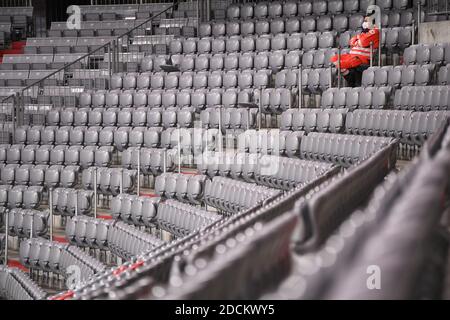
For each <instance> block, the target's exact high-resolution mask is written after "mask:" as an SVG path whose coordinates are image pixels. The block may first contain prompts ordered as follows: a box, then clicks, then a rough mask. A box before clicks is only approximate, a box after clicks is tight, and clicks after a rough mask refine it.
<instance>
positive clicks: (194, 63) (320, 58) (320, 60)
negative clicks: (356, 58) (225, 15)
mask: <svg viewBox="0 0 450 320" xmlns="http://www.w3.org/2000/svg"><path fill="white" fill-rule="evenodd" d="M347 51H348V50H342V51H341V53H342V54H345V53H346V52H347ZM337 54H338V50H337V49H332V48H320V49H312V50H309V51H306V52H303V51H301V50H292V51H289V52H287V51H286V50H285V49H280V50H276V51H272V52H269V53H266V52H259V53H253V52H244V53H240V52H228V53H227V54H221V53H218V54H213V55H211V56H209V54H202V55H198V56H197V55H195V54H193V55H184V56H180V55H172V56H171V59H172V63H173V64H175V65H179V68H180V71H181V72H187V71H197V72H199V71H221V70H224V71H233V70H240V71H247V70H254V71H260V70H266V69H269V70H274V71H280V70H283V69H298V68H299V66H300V65H301V66H302V68H305V69H308V68H323V67H329V66H330V65H331V63H330V59H331V57H333V56H334V55H337Z"/></svg>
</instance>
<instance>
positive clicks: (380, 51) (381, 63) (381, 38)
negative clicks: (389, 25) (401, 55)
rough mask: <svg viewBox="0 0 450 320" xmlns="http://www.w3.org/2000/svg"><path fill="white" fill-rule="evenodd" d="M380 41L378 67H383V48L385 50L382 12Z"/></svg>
mask: <svg viewBox="0 0 450 320" xmlns="http://www.w3.org/2000/svg"><path fill="white" fill-rule="evenodd" d="M379 28H380V31H379V32H380V36H379V38H380V40H379V44H378V66H380V67H382V66H383V60H382V59H381V55H382V53H383V51H382V48H383V26H382V25H381V12H380V26H379Z"/></svg>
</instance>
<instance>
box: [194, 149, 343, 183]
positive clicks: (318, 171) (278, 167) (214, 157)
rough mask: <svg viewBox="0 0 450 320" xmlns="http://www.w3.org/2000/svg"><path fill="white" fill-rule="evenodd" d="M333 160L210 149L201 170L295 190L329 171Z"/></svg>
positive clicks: (205, 172)
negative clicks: (329, 161)
mask: <svg viewBox="0 0 450 320" xmlns="http://www.w3.org/2000/svg"><path fill="white" fill-rule="evenodd" d="M334 168H335V167H334V166H333V165H332V164H328V163H322V162H313V161H306V160H300V159H294V158H286V157H280V156H278V155H267V154H256V153H238V152H228V153H222V154H221V153H210V154H209V161H208V162H205V163H202V164H201V165H199V171H200V172H201V173H203V174H205V175H208V177H210V178H214V177H215V176H221V177H225V178H230V179H233V180H243V181H245V182H248V183H256V184H258V185H260V186H266V187H269V188H274V189H281V190H285V191H288V190H292V189H294V188H296V187H299V186H303V185H306V184H308V183H310V182H312V181H313V180H315V179H317V178H319V177H320V176H322V175H323V174H325V173H327V172H329V171H330V170H332V169H334Z"/></svg>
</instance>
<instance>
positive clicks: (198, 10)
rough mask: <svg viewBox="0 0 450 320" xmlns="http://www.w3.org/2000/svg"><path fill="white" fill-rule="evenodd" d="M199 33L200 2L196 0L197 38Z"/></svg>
mask: <svg viewBox="0 0 450 320" xmlns="http://www.w3.org/2000/svg"><path fill="white" fill-rule="evenodd" d="M199 33H200V0H197V37H198V35H199Z"/></svg>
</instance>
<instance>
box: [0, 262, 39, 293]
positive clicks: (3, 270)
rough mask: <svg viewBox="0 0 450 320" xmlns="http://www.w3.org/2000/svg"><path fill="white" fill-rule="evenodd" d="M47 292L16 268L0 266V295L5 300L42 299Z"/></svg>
mask: <svg viewBox="0 0 450 320" xmlns="http://www.w3.org/2000/svg"><path fill="white" fill-rule="evenodd" d="M46 296H47V294H46V293H45V292H44V291H43V290H42V288H41V287H39V286H38V285H37V284H36V283H35V282H34V281H33V280H31V279H30V277H29V276H28V275H27V274H26V273H25V272H23V271H21V270H19V269H17V268H8V267H5V266H0V297H2V298H3V299H6V300H43V299H45V297H46Z"/></svg>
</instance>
